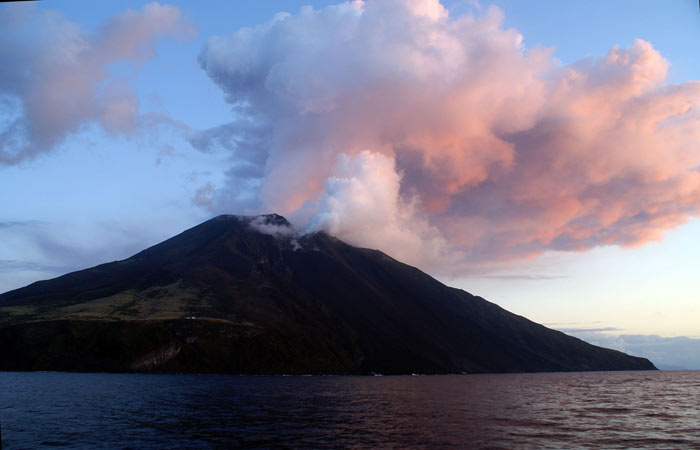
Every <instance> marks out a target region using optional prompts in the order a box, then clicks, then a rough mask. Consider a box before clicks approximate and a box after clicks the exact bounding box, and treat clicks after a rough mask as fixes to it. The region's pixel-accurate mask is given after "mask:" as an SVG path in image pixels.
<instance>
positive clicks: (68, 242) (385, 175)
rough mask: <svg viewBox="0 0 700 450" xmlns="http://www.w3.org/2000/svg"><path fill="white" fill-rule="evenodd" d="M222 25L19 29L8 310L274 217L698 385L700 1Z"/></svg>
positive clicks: (319, 11) (0, 141)
mask: <svg viewBox="0 0 700 450" xmlns="http://www.w3.org/2000/svg"><path fill="white" fill-rule="evenodd" d="M306 5H308V6H306ZM205 6H206V7H202V5H195V4H194V3H192V2H185V1H174V2H164V3H149V2H142V1H113V2H98V3H89V2H75V1H58V0H46V1H43V2H38V3H23V2H22V3H15V4H5V5H2V6H0V292H4V291H7V290H11V289H15V288H18V287H21V286H24V285H26V284H28V283H31V282H33V281H36V280H40V279H46V278H52V277H55V276H57V275H60V274H63V273H66V272H69V271H73V270H77V269H80V268H85V267H89V266H92V265H95V264H99V263H103V262H108V261H112V260H116V259H123V258H126V257H128V256H131V255H132V254H134V253H136V252H137V251H139V250H141V249H143V248H145V247H147V246H150V245H153V244H155V243H157V242H159V241H162V240H163V239H166V238H168V237H170V236H172V235H174V234H177V233H179V232H181V231H183V230H184V229H186V228H189V227H191V226H194V225H196V224H198V223H199V222H201V221H203V220H206V219H207V218H210V217H212V216H213V215H216V214H221V213H231V214H256V213H263V212H277V213H280V214H283V215H285V216H287V217H288V218H289V219H290V220H291V221H292V223H293V224H294V225H295V226H296V227H297V228H298V229H299V230H300V231H301V232H307V231H314V230H325V231H327V232H330V233H332V234H334V235H336V236H338V237H340V238H341V239H344V240H346V241H348V242H350V243H353V244H355V245H360V246H365V247H374V248H379V249H381V250H383V251H385V252H386V253H388V254H390V255H392V256H394V257H396V258H397V259H400V260H402V261H405V262H407V263H409V264H412V265H416V266H418V267H420V268H421V269H423V270H424V271H426V272H428V273H430V274H431V275H433V276H435V277H437V278H439V279H440V280H442V281H444V282H446V283H447V284H449V285H452V286H456V287H460V288H462V289H465V290H467V291H469V292H471V293H473V294H476V295H481V296H483V297H484V298H486V299H488V300H490V301H492V302H495V303H497V304H499V305H500V306H503V307H504V308H506V309H508V310H510V311H512V312H515V313H517V314H521V315H523V316H526V317H528V318H530V319H532V320H534V321H536V322H540V323H544V324H545V325H548V326H550V327H551V328H556V329H561V330H565V331H566V332H569V333H571V334H574V335H577V336H579V337H581V338H583V339H586V340H588V341H590V342H593V343H596V344H600V345H604V346H607V347H613V348H618V349H620V350H623V351H628V352H630V353H633V354H639V355H642V356H648V357H651V358H652V361H654V362H657V363H660V365H662V366H664V367H686V368H700V281H699V280H698V270H697V264H696V255H698V254H700V220H699V219H698V217H699V216H700V140H699V138H700V108H698V106H699V105H700V82H698V81H695V80H700V59H698V57H697V56H698V48H700V47H699V45H698V43H700V11H699V10H698V5H697V3H696V2H693V1H689V0H688V1H677V2H657V1H616V2H608V1H589V2H560V1H540V2H522V1H516V0H510V1H507V0H502V1H493V2H487V1H482V2H476V1H464V0H454V1H444V2H443V3H442V4H441V3H439V2H438V1H437V0H405V1H402V0H382V1H377V0H367V1H365V2H359V1H356V2H348V3H342V4H340V3H338V2H333V1H291V0H278V1H266V2H226V1H211V2H206V4H205ZM651 355H653V356H651Z"/></svg>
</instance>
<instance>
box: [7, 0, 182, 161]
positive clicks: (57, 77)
mask: <svg viewBox="0 0 700 450" xmlns="http://www.w3.org/2000/svg"><path fill="white" fill-rule="evenodd" d="M0 28H2V30H3V32H2V34H0V163H4V164H16V163H18V162H21V161H23V160H26V159H29V158H33V157H35V156H37V155H38V154H41V153H45V152H48V151H50V150H51V149H52V148H53V147H54V146H55V145H57V144H59V143H60V142H61V141H62V140H63V139H64V138H65V137H66V136H67V135H68V134H70V133H75V132H77V131H79V130H80V129H81V128H83V127H85V126H87V125H89V124H91V123H98V124H99V125H100V126H101V127H102V129H103V130H104V131H106V132H107V133H109V134H122V133H131V132H133V131H135V130H137V129H139V128H141V129H147V128H148V127H151V126H153V125H154V124H155V123H167V124H170V125H173V124H174V125H175V126H176V127H181V126H182V124H178V123H175V122H173V121H172V120H171V119H169V118H167V117H165V116H160V115H157V114H151V115H141V114H140V113H139V99H138V97H137V96H136V95H135V94H134V92H133V91H132V90H131V89H130V87H129V86H128V83H127V82H126V80H125V79H123V78H119V77H117V76H116V75H115V73H113V71H112V70H111V66H112V65H113V64H114V63H117V62H128V63H130V64H132V66H138V65H139V64H141V63H143V62H145V61H147V60H149V59H151V58H153V57H154V56H155V47H154V46H155V43H156V41H157V40H158V39H159V38H161V37H164V36H169V37H173V38H178V39H187V38H189V37H192V36H193V35H194V33H195V30H194V29H193V27H192V26H190V25H188V24H186V23H185V22H184V21H183V20H182V18H181V15H180V11H179V10H178V9H177V8H176V7H174V6H169V5H161V4H159V3H150V4H147V5H145V6H144V7H143V8H142V9H141V10H140V11H133V10H127V11H125V12H124V13H122V14H119V15H117V16H115V17H113V18H112V19H111V20H109V21H108V22H107V23H105V24H104V25H102V26H101V27H100V28H98V29H97V31H96V32H94V33H91V32H87V31H85V30H83V29H81V27H80V26H79V25H77V24H75V23H73V22H71V21H69V20H68V19H66V18H64V17H63V16H62V15H61V14H59V13H57V12H55V11H49V10H43V9H39V8H37V7H35V6H34V5H9V6H6V7H4V8H3V9H0Z"/></svg>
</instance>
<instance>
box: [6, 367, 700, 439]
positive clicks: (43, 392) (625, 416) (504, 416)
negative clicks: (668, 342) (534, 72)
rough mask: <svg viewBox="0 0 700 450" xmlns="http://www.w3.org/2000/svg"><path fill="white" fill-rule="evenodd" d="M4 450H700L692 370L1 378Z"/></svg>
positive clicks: (697, 390)
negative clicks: (230, 449)
mask: <svg viewBox="0 0 700 450" xmlns="http://www.w3.org/2000/svg"><path fill="white" fill-rule="evenodd" d="M0 421H1V423H2V444H3V445H2V448H3V449H5V450H7V449H25V448H26V449H39V448H86V449H120V448H131V449H171V448H236V447H238V448H363V449H364V448H399V449H407V448H411V449H419V448H467V449H469V448H475V449H479V448H483V449H511V448H512V449H579V448H580V449H584V448H599V449H622V448H625V449H627V448H634V449H654V450H657V449H700V371H679V372H663V371H662V372H598V373H546V374H512V375H510V374H508V375H461V376H398V377H394V376H392V377H389V376H385V377H316V376H314V377H297V376H294V377H292V376H289V377H286V376H221V375H137V374H74V373H52V372H45V373H9V372H0Z"/></svg>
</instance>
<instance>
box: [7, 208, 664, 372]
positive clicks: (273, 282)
mask: <svg viewBox="0 0 700 450" xmlns="http://www.w3.org/2000/svg"><path fill="white" fill-rule="evenodd" d="M645 369H655V367H654V366H653V364H651V363H650V362H649V361H648V360H646V359H644V358H637V357H632V356H629V355H626V354H624V353H621V352H618V351H615V350H608V349H604V348H600V347H596V346H593V345H590V344H587V343H585V342H583V341H581V340H579V339H576V338H574V337H571V336H567V335H566V334H564V333H561V332H558V331H554V330H550V329H548V328H545V327H544V326H542V325H538V324H536V323H534V322H531V321H529V320H527V319H525V318H523V317H521V316H517V315H515V314H512V313H510V312H508V311H506V310H504V309H502V308H500V307H498V306H497V305H495V304H493V303H490V302H488V301H486V300H484V299H483V298H481V297H476V296H473V295H471V294H469V293H467V292H464V291H462V290H459V289H454V288H451V287H448V286H445V285H444V284H442V283H440V282H439V281H437V280H435V279H434V278H432V277H430V276H429V275H427V274H425V273H423V272H421V271H420V270H418V269H416V268H414V267H411V266H408V265H406V264H403V263H401V262H399V261H396V260H394V259H392V258H391V257H389V256H387V255H385V254H384V253H382V252H380V251H377V250H370V249H364V248H357V247H353V246H351V245H348V244H346V243H344V242H342V241H340V240H339V239H336V238H334V237H332V236H329V235H327V234H325V233H322V232H318V233H313V234H307V235H304V236H298V235H297V234H296V233H294V231H293V230H292V229H291V227H290V225H289V222H287V220H286V219H285V218H284V217H282V216H279V215H276V214H270V215H264V216H254V217H243V216H230V215H225V216H219V217H216V218H213V219H211V220H209V221H207V222H204V223H202V224H200V225H198V226H196V227H194V228H191V229H189V230H187V231H185V232H183V233H181V234H179V235H177V236H175V237H173V238H171V239H168V240H166V241H164V242H162V243H160V244H158V245H155V246H153V247H150V248H148V249H146V250H144V251H142V252H140V253H138V254H136V255H134V256H132V257H131V258H128V259H125V260H123V261H116V262H112V263H108V264H102V265H99V266H96V267H93V268H91V269H86V270H81V271H78V272H73V273H69V274H67V275H64V276H61V277H58V278H55V279H53V280H48V281H39V282H36V283H33V284H31V285H29V286H26V287H24V288H21V289H17V290H14V291H10V292H7V293H5V294H3V295H0V370H71V371H144V372H216V373H353V374H362V373H367V374H368V373H384V374H400V373H405V374H408V373H461V372H469V373H474V372H479V373H480V372H537V371H583V370H645Z"/></svg>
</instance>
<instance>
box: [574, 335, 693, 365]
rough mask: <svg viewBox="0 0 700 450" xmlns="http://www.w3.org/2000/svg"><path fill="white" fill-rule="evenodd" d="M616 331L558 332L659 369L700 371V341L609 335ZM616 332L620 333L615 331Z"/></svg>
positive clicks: (681, 338) (682, 338)
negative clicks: (644, 360) (649, 362)
mask: <svg viewBox="0 0 700 450" xmlns="http://www.w3.org/2000/svg"><path fill="white" fill-rule="evenodd" d="M615 330H616V329H615V328H601V329H567V330H563V329H562V330H560V331H564V332H565V333H568V334H571V335H573V336H576V337H578V338H580V339H583V340H584V341H586V342H589V343H591V344H593V345H598V346H601V347H606V348H612V349H615V350H619V351H621V352H625V353H629V354H630V355H635V356H643V357H645V358H647V359H649V360H650V361H651V362H653V363H654V364H655V365H656V366H657V367H658V368H659V369H687V370H700V339H694V338H690V337H686V336H678V337H662V336H657V335H644V334H621V335H614V334H608V333H607V332H608V331H615ZM618 331H619V330H618Z"/></svg>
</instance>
